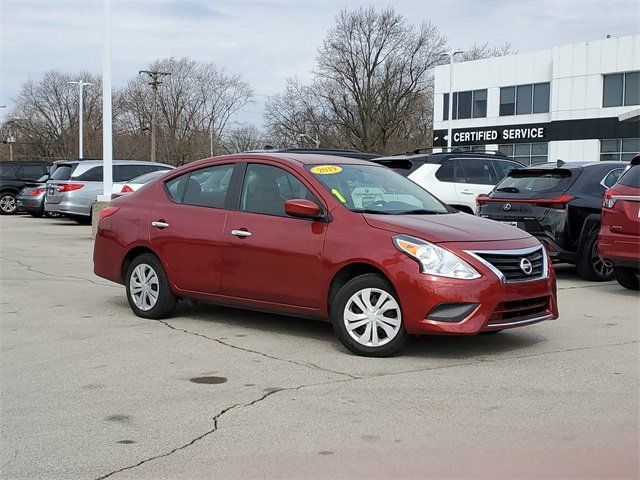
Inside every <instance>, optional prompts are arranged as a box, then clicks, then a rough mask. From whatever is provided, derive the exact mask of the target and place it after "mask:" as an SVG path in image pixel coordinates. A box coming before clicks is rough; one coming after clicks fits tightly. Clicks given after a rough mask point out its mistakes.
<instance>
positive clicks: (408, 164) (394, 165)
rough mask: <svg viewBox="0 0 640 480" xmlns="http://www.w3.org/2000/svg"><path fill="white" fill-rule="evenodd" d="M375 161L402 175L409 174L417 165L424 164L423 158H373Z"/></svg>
mask: <svg viewBox="0 0 640 480" xmlns="http://www.w3.org/2000/svg"><path fill="white" fill-rule="evenodd" d="M373 161H374V162H375V163H378V164H380V165H384V166H385V167H387V168H390V169H391V170H393V171H394V172H396V173H399V174H400V175H402V176H403V177H407V176H409V175H410V174H411V173H413V172H415V171H416V170H417V169H418V167H420V166H422V165H424V160H423V161H420V160H409V159H407V158H402V159H400V158H399V159H392V158H389V159H383V160H373Z"/></svg>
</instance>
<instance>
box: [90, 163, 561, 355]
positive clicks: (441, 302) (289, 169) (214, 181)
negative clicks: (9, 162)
mask: <svg viewBox="0 0 640 480" xmlns="http://www.w3.org/2000/svg"><path fill="white" fill-rule="evenodd" d="M93 259H94V271H95V273H96V274H97V275H99V276H100V277H104V278H106V279H109V280H112V281H114V282H118V283H120V284H125V285H126V294H127V298H128V300H129V305H130V306H131V308H132V310H133V311H134V313H135V314H136V315H139V316H141V317H144V318H155V319H157V318H163V317H166V316H168V315H170V314H171V313H172V311H173V309H174V307H175V305H176V302H177V299H178V298H194V299H202V300H208V301H211V302H214V303H219V304H226V305H231V306H236V307H244V308H251V309H257V310H266V311H273V312H278V313H284V314H289V315H297V316H305V317H316V318H321V319H330V320H331V321H332V322H333V326H334V330H335V332H336V334H337V336H338V338H339V339H340V340H341V342H342V343H343V344H344V345H345V346H346V347H347V348H348V349H350V350H351V351H353V352H355V353H357V354H360V355H367V356H387V355H391V354H393V353H394V352H396V351H398V350H399V349H400V348H401V347H402V346H403V345H404V344H405V342H406V340H407V338H408V336H409V335H410V334H475V333H479V332H496V331H500V330H503V329H506V328H512V327H519V326H523V325H529V324H532V323H536V322H540V321H542V320H549V319H555V318H557V317H558V307H557V300H556V279H555V274H554V271H553V267H552V265H551V262H550V261H549V259H548V257H547V254H546V253H545V251H544V248H543V247H542V245H541V244H540V242H539V241H538V240H536V239H535V238H534V237H532V236H531V235H529V234H528V233H526V232H524V231H522V230H520V229H518V228H513V227H511V226H508V225H500V224H497V223H495V222H492V221H489V220H485V219H482V218H478V217H474V216H471V215H468V214H464V213H458V212H456V211H455V210H453V209H452V208H450V207H448V206H446V205H445V204H443V203H441V202H440V201H439V200H437V199H436V198H435V197H433V196H432V195H431V194H429V193H428V192H427V191H425V190H423V189H422V188H421V187H419V186H418V185H416V184H415V183H413V182H411V181H410V180H408V179H406V178H405V177H403V176H401V175H399V174H397V173H395V172H394V171H392V170H390V169H388V168H385V167H383V166H380V165H376V164H373V163H370V162H367V161H363V160H356V159H349V158H339V157H332V156H324V155H323V156H321V155H296V154H287V153H277V154H268V153H263V154H255V153H254V154H239V155H233V156H226V157H216V158H211V159H206V160H201V161H198V162H194V163H190V164H187V165H185V166H183V167H180V168H178V169H176V170H174V171H172V172H169V173H168V174H167V175H166V176H164V177H162V178H161V179H158V180H154V181H152V182H149V183H147V184H146V185H144V186H143V187H141V188H140V189H139V190H138V191H136V192H134V193H131V194H129V195H125V196H122V197H119V198H117V199H115V200H113V201H112V204H111V205H110V206H109V207H107V208H106V209H105V210H103V211H102V214H101V217H100V220H99V225H98V230H97V236H96V241H95V246H94V254H93Z"/></svg>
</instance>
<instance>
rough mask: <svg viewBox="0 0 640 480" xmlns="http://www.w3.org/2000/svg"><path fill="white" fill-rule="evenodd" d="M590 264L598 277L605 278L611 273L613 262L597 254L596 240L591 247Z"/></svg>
mask: <svg viewBox="0 0 640 480" xmlns="http://www.w3.org/2000/svg"><path fill="white" fill-rule="evenodd" d="M591 264H592V265H593V270H594V271H595V272H596V273H597V274H598V275H599V276H600V277H602V278H606V277H609V276H611V275H613V264H612V263H611V262H609V261H607V260H605V259H603V258H602V257H601V256H600V255H598V242H594V243H593V248H592V250H591Z"/></svg>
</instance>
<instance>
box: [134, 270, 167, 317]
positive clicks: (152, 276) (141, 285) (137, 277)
mask: <svg viewBox="0 0 640 480" xmlns="http://www.w3.org/2000/svg"><path fill="white" fill-rule="evenodd" d="M129 289H130V291H131V298H132V299H133V303H135V305H136V307H138V308H139V309H140V310H142V311H145V312H146V311H149V310H151V309H152V308H153V307H154V306H155V304H156V302H157V301H158V294H159V293H160V281H159V280H158V275H157V274H156V272H155V270H154V269H153V267H151V266H150V265H148V264H146V263H141V264H140V265H138V266H137V267H136V268H134V270H133V272H131V279H130V282H129Z"/></svg>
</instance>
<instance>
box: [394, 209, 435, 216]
mask: <svg viewBox="0 0 640 480" xmlns="http://www.w3.org/2000/svg"><path fill="white" fill-rule="evenodd" d="M394 213H395V214H396V215H440V214H442V213H447V212H438V211H436V210H426V209H424V208H416V209H415V210H405V211H402V212H394Z"/></svg>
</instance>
